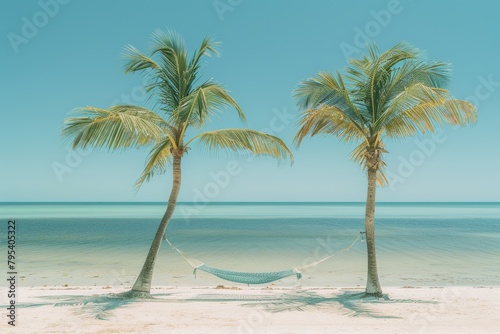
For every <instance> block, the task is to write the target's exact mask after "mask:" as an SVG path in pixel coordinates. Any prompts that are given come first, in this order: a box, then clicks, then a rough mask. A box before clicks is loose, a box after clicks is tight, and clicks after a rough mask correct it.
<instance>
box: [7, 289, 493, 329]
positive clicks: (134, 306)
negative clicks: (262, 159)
mask: <svg viewBox="0 0 500 334" xmlns="http://www.w3.org/2000/svg"><path fill="white" fill-rule="evenodd" d="M127 288H128V287H116V286H115V287H95V286H75V287H31V288H30V287H18V300H17V325H16V328H14V329H13V328H12V326H8V325H7V323H6V320H5V319H4V320H3V321H2V323H1V324H0V331H1V332H2V333H164V332H168V333H312V332H313V333H444V332H450V333H496V332H498V328H500V315H499V314H498V313H497V312H494V311H493V310H497V309H500V286H477V287H470V286H435V287H425V286H403V287H385V288H383V290H384V293H385V294H387V295H388V298H382V299H375V298H360V294H361V293H362V292H363V291H364V289H362V288H359V287H339V288H331V287H320V286H318V287H307V288H301V287H292V288H291V287H279V286H273V287H270V286H262V287H260V286H251V287H246V286H237V287H235V286H229V285H228V286H191V287H177V286H158V287H154V288H153V289H152V291H151V292H152V295H153V296H154V297H155V299H153V300H146V301H137V300H133V301H130V300H120V299H116V298H113V297H112V296H109V294H112V293H118V292H122V291H126V290H127ZM2 295H5V291H4V289H3V288H2ZM2 309H4V310H5V304H4V299H2ZM4 312H5V311H4ZM2 318H5V317H2Z"/></svg>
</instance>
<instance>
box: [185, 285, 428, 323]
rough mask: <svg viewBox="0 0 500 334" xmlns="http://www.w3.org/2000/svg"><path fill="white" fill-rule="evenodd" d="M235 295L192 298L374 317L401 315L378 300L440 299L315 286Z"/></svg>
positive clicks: (279, 309) (276, 309) (278, 309)
mask: <svg viewBox="0 0 500 334" xmlns="http://www.w3.org/2000/svg"><path fill="white" fill-rule="evenodd" d="M235 297H238V296H234V295H225V296H224V295H216V294H211V295H199V296H197V297H196V298H191V299H188V301H207V302H222V301H224V302H229V301H238V302H242V301H245V302H246V303H244V304H241V305H242V306H245V307H255V308H261V309H263V310H264V311H267V312H271V313H277V312H284V311H307V310H312V309H335V310H337V311H340V312H342V313H343V314H345V315H347V316H353V317H357V316H365V317H371V318H398V317H395V316H391V315H384V314H382V313H380V312H377V311H374V310H373V309H372V307H371V306H372V305H374V304H398V303H425V304H429V303H431V304H435V303H436V302H429V301H421V300H414V299H390V298H389V297H388V296H387V295H384V296H383V297H382V298H376V297H365V296H364V293H362V292H355V291H342V292H340V293H338V294H335V295H332V296H324V295H320V294H318V293H317V292H315V291H312V290H299V291H294V292H289V293H284V294H280V295H276V296H269V295H264V296H263V295H252V296H249V295H245V296H240V297H242V298H235Z"/></svg>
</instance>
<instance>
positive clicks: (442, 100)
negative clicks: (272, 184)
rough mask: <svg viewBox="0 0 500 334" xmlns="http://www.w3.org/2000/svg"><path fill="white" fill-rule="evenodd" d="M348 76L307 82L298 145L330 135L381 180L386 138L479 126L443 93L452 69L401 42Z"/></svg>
mask: <svg viewBox="0 0 500 334" xmlns="http://www.w3.org/2000/svg"><path fill="white" fill-rule="evenodd" d="M349 63H350V66H349V67H347V70H346V74H345V75H341V74H340V73H338V72H337V73H335V74H331V73H325V72H321V73H319V74H317V75H316V76H314V77H313V78H310V79H308V80H305V81H303V82H302V83H301V84H300V85H299V87H298V88H297V89H296V90H295V92H294V95H295V98H296V99H297V102H298V105H299V107H300V108H301V109H302V110H304V112H303V114H302V118H301V120H300V124H299V125H300V129H299V131H298V132H297V134H296V136H295V142H296V143H297V144H298V145H300V143H301V142H302V140H303V139H304V137H306V136H308V135H309V136H315V135H317V134H330V135H334V136H336V137H338V138H340V139H341V140H343V141H346V142H348V141H354V142H356V144H357V145H358V146H357V147H356V148H355V149H354V151H353V152H352V158H353V159H354V160H355V161H357V162H359V163H360V164H362V165H363V166H364V168H373V169H376V170H377V171H378V175H377V176H378V177H377V181H378V182H379V184H384V183H386V182H387V179H386V178H385V176H384V174H383V167H384V166H385V163H384V161H383V159H382V154H383V153H385V152H386V151H385V148H384V143H383V140H382V139H383V138H384V137H387V138H396V139H400V138H405V137H409V136H412V135H415V134H416V133H425V132H427V131H430V132H433V131H435V130H436V129H438V128H439V127H440V126H442V125H444V124H451V125H461V126H463V125H469V124H472V123H474V122H476V119H477V114H476V109H475V107H474V106H473V105H472V104H471V103H469V102H467V101H462V100H458V99H455V98H453V97H452V96H451V95H450V94H449V92H448V91H447V90H446V89H444V87H445V86H446V85H447V83H448V82H449V77H450V70H449V66H448V65H447V64H445V63H441V62H429V61H426V60H425V59H423V57H422V55H421V53H420V52H419V50H418V49H416V48H414V47H412V46H411V45H409V44H407V43H405V42H402V43H399V44H397V45H396V46H394V47H393V48H391V49H389V50H388V51H386V52H384V53H380V52H379V50H378V49H377V47H376V45H375V44H372V45H369V46H368V55H366V56H364V57H363V58H361V59H350V60H349Z"/></svg>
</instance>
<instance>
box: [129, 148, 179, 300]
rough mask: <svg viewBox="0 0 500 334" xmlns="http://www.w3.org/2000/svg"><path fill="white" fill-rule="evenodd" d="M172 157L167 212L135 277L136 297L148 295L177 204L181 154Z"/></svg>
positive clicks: (175, 153) (133, 289)
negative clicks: (165, 235)
mask: <svg viewBox="0 0 500 334" xmlns="http://www.w3.org/2000/svg"><path fill="white" fill-rule="evenodd" d="M173 155H174V161H173V183H172V191H171V192H170V197H169V199H168V206H167V211H165V214H164V215H163V218H162V219H161V222H160V226H158V230H157V231H156V235H155V237H154V239H153V243H152V244H151V247H150V248H149V253H148V256H147V257H146V261H145V262H144V265H143V266H142V270H141V273H140V274H139V277H137V280H136V281H135V283H134V286H133V287H132V292H137V294H138V295H140V294H144V295H146V296H147V295H149V292H150V290H151V280H152V278H153V269H154V265H155V260H156V256H157V255H158V251H159V250H160V246H161V242H162V239H163V235H164V234H165V231H166V229H167V225H168V223H169V222H170V219H171V218H172V215H173V214H174V210H175V205H176V203H177V196H178V195H179V190H180V188H181V154H180V153H177V152H174V154H173Z"/></svg>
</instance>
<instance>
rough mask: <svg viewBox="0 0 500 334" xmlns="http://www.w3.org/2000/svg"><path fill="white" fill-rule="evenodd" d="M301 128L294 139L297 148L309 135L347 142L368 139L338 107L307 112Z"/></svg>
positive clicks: (301, 120)
mask: <svg viewBox="0 0 500 334" xmlns="http://www.w3.org/2000/svg"><path fill="white" fill-rule="evenodd" d="M299 126H300V128H299V130H298V131H297V133H296V135H295V138H294V142H295V143H296V144H297V146H300V144H301V142H302V140H303V139H304V138H305V137H306V136H308V135H309V136H311V137H313V136H315V135H318V134H330V135H334V136H336V137H338V138H340V139H341V140H343V141H345V142H347V141H351V140H358V141H359V140H364V139H365V137H366V135H365V133H364V132H363V131H362V130H361V129H360V128H359V127H358V126H357V125H356V124H355V123H354V122H353V121H351V119H349V118H348V117H347V116H346V115H345V114H344V113H343V112H342V110H340V109H338V108H336V107H329V106H324V107H323V108H321V109H315V110H306V111H305V112H304V113H303V114H302V118H301V119H300V120H299Z"/></svg>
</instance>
